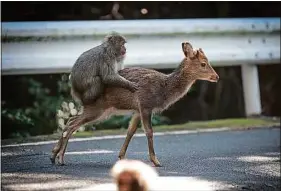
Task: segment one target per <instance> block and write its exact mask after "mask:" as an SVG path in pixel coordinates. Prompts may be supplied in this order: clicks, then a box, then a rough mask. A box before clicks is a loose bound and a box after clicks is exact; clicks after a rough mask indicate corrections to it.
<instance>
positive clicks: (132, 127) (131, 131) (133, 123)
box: [119, 113, 140, 160]
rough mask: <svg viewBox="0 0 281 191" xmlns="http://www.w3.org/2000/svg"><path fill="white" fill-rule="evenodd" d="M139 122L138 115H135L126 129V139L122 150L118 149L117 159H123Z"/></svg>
mask: <svg viewBox="0 0 281 191" xmlns="http://www.w3.org/2000/svg"><path fill="white" fill-rule="evenodd" d="M139 121H140V114H139V113H135V114H134V115H133V116H132V119H131V121H130V124H129V127H128V131H127V136H126V139H125V141H124V143H123V146H122V148H121V149H120V152H119V159H120V160H121V159H123V158H124V157H125V154H126V151H127V148H128V145H129V143H130V141H131V139H132V137H133V135H134V134H135V133H136V130H137V127H138V122H139Z"/></svg>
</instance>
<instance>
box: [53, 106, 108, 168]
mask: <svg viewBox="0 0 281 191" xmlns="http://www.w3.org/2000/svg"><path fill="white" fill-rule="evenodd" d="M102 114H103V110H102V109H99V108H96V107H95V108H90V107H87V108H86V107H85V109H84V112H83V114H81V115H79V116H75V117H73V118H70V120H69V122H68V123H67V127H66V128H65V129H64V131H63V133H62V135H61V137H60V139H59V141H58V143H57V144H56V146H55V147H54V149H53V150H52V156H51V158H50V159H51V162H52V163H55V159H56V157H58V163H59V164H60V165H64V153H65V150H66V147H67V143H68V140H69V138H70V137H71V135H72V134H73V132H74V131H76V130H77V129H78V128H79V127H80V126H81V125H84V124H86V123H89V122H94V121H96V120H97V119H99V118H100V116H101V115H102Z"/></svg>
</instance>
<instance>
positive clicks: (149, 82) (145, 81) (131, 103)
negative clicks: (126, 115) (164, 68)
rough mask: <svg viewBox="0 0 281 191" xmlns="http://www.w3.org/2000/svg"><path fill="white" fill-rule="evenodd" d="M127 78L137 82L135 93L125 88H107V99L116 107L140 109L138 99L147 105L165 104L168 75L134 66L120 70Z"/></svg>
mask: <svg viewBox="0 0 281 191" xmlns="http://www.w3.org/2000/svg"><path fill="white" fill-rule="evenodd" d="M118 73H119V74H120V75H121V76H122V77H124V78H126V79H127V80H129V81H131V82H134V83H137V84H138V86H139V90H138V91H137V92H135V93H132V92H130V91H129V90H126V89H123V88H113V87H108V88H106V91H105V92H106V93H105V100H106V102H107V103H108V104H109V105H110V106H113V107H115V108H116V109H126V110H127V109H135V110H137V109H138V101H139V102H140V103H141V104H142V105H143V106H145V107H158V105H161V104H163V102H164V96H165V86H166V84H165V83H166V81H165V79H166V78H167V75H165V74H163V73H160V72H158V71H155V70H151V69H146V68H140V67H132V68H125V69H122V70H120V71H119V72H118Z"/></svg>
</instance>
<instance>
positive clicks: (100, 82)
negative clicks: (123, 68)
mask: <svg viewBox="0 0 281 191" xmlns="http://www.w3.org/2000/svg"><path fill="white" fill-rule="evenodd" d="M125 43H127V41H126V39H125V37H124V36H122V35H120V34H119V33H117V32H112V33H111V34H109V35H107V36H106V37H105V38H104V41H103V42H102V43H101V44H100V45H98V46H96V47H93V48H91V49H89V50H87V51H85V52H83V53H82V54H81V55H80V56H79V57H78V59H77V60H76V62H75V63H74V65H73V67H72V70H71V74H70V77H69V78H70V83H71V95H72V97H73V98H74V100H76V101H78V102H79V103H80V104H82V105H85V104H91V103H94V102H95V101H96V99H97V98H98V97H99V96H100V95H101V94H102V93H103V91H104V88H105V87H106V86H115V87H121V88H125V89H128V90H129V91H131V92H135V91H136V90H137V89H138V86H137V84H135V83H133V82H131V81H129V80H127V79H125V78H123V77H122V76H120V75H119V74H118V71H117V64H120V63H121V62H122V61H123V60H124V58H125V55H126V47H125ZM81 102H82V103H81Z"/></svg>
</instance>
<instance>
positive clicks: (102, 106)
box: [50, 42, 219, 167]
mask: <svg viewBox="0 0 281 191" xmlns="http://www.w3.org/2000/svg"><path fill="white" fill-rule="evenodd" d="M181 47H182V51H183V53H184V58H183V59H182V61H181V63H180V64H179V65H178V67H177V68H176V69H175V70H174V71H173V72H172V73H170V74H164V73H161V72H158V71H156V70H153V69H147V68H142V67H130V68H124V69H122V70H119V71H118V73H119V74H120V75H121V76H122V77H124V78H126V79H127V80H130V81H132V82H134V83H136V84H137V85H138V87H139V88H138V90H137V91H135V92H131V91H129V90H126V89H124V88H119V87H106V88H105V89H104V92H103V94H102V95H101V96H100V97H99V98H98V99H96V100H95V102H94V103H92V104H87V105H83V112H82V114H80V115H77V116H74V117H71V118H70V119H69V120H68V122H67V124H66V128H65V129H64V130H63V132H62V135H61V136H60V138H59V140H58V142H57V144H56V145H55V147H54V148H53V150H52V153H51V157H50V160H51V162H52V163H53V164H55V162H56V159H57V160H58V165H65V163H64V154H65V151H66V147H67V144H68V140H69V138H70V137H71V135H72V134H73V132H75V131H76V130H77V129H78V128H79V127H80V126H81V125H85V124H94V123H96V122H99V121H101V120H104V119H107V118H108V117H110V116H112V115H120V114H121V115H124V114H126V113H130V114H132V118H131V120H130V122H129V126H128V130H127V135H126V138H125V141H124V143H123V145H122V147H121V149H120V152H119V155H118V158H119V160H122V159H124V158H125V154H126V151H127V148H128V146H129V143H130V141H131V139H132V137H133V135H134V134H135V133H136V130H137V125H138V123H139V122H140V121H141V125H142V129H143V130H144V133H145V135H146V138H147V143H148V151H149V159H150V161H151V162H152V163H153V164H154V166H155V167H161V166H162V165H161V163H160V162H159V160H158V158H157V156H156V154H155V151H154V143H153V129H152V124H151V118H152V115H153V114H155V113H161V112H163V111H164V110H166V109H168V108H169V107H170V106H171V105H172V104H174V103H175V102H177V101H178V100H180V99H181V98H182V97H183V96H184V95H186V93H187V92H188V90H189V89H190V87H191V86H192V85H193V84H194V83H195V81H196V80H204V81H209V82H218V80H219V76H218V74H217V73H216V72H215V70H214V69H213V68H212V66H211V65H210V63H209V61H208V58H207V56H206V55H205V53H204V52H203V50H202V48H199V49H193V47H192V45H191V44H190V43H189V42H182V43H181Z"/></svg>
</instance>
